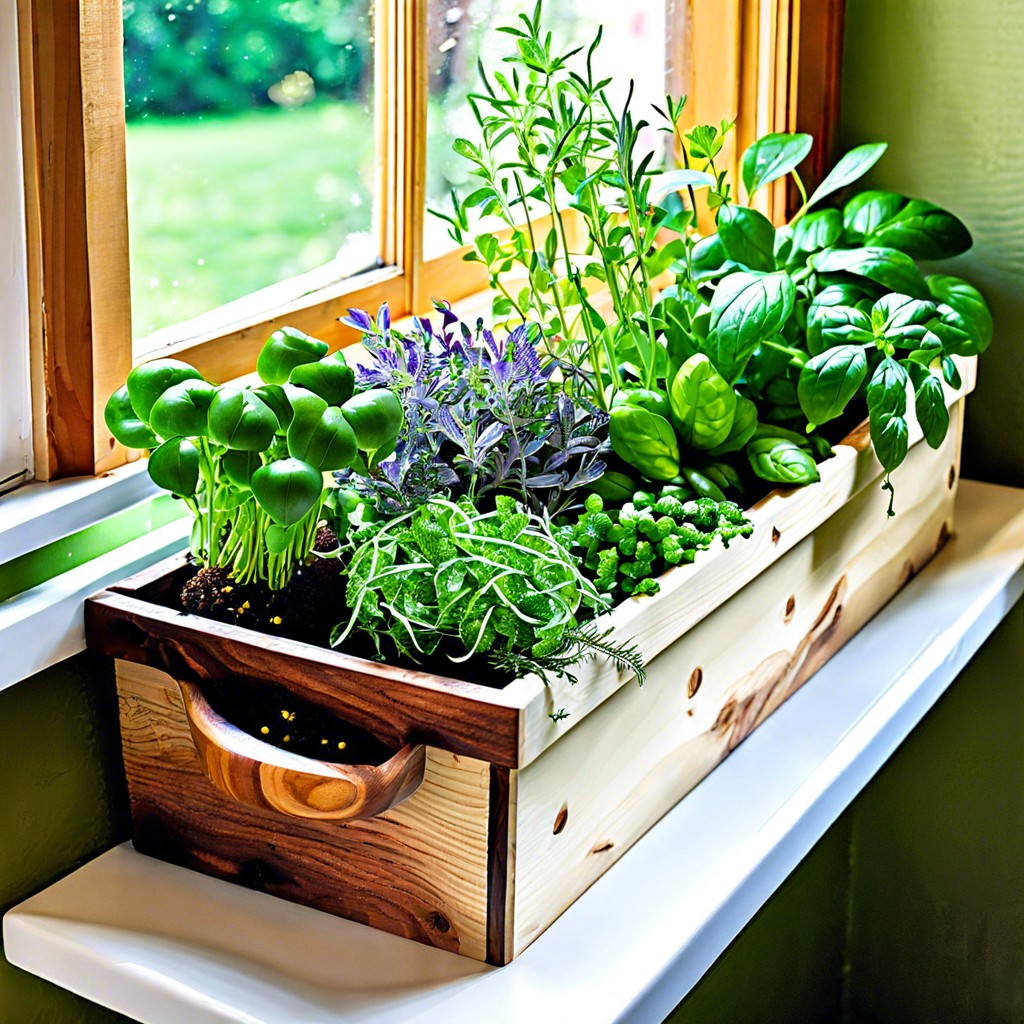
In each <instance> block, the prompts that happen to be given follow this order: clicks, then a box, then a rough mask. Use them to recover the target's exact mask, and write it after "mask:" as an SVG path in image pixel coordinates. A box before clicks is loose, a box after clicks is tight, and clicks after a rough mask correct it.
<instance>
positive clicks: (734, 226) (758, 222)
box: [718, 203, 775, 271]
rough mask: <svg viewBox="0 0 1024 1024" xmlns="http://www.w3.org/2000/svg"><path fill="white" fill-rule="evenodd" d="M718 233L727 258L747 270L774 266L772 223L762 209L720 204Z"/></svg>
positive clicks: (773, 228) (769, 269) (771, 268)
mask: <svg viewBox="0 0 1024 1024" xmlns="http://www.w3.org/2000/svg"><path fill="white" fill-rule="evenodd" d="M718 237H719V238H720V239H721V242H722V246H723V247H724V249H725V251H726V253H727V254H728V256H729V258H730V259H731V260H735V261H736V262H737V263H741V264H742V265H743V266H745V267H748V268H749V269H750V270H764V271H771V270H774V269H775V227H774V225H773V224H772V222H771V221H770V220H769V219H768V218H767V217H766V216H765V215H764V214H763V213H759V212H758V211H757V210H751V209H750V208H749V207H746V206H734V205H733V204H731V203H730V204H728V205H726V206H723V207H722V208H721V210H720V211H719V213H718Z"/></svg>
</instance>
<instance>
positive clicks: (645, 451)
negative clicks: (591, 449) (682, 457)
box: [608, 405, 679, 480]
mask: <svg viewBox="0 0 1024 1024" xmlns="http://www.w3.org/2000/svg"><path fill="white" fill-rule="evenodd" d="M608 436H609V438H610V440H611V445H612V451H613V452H615V454H616V455H618V457H619V458H620V459H623V460H624V461H626V462H628V463H629V464H630V465H631V466H634V467H635V468H636V469H638V470H640V472H641V473H643V475H644V476H646V477H648V478H649V479H651V480H671V479H672V478H673V477H676V476H678V475H679V443H678V441H676V434H675V431H674V430H673V429H672V424H671V423H669V421H668V420H667V419H665V417H664V416H659V415H657V413H653V412H648V411H647V410H646V409H642V408H641V407H640V406H639V405H620V406H616V407H615V408H613V409H612V411H611V412H610V413H609V422H608Z"/></svg>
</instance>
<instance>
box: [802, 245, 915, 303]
mask: <svg viewBox="0 0 1024 1024" xmlns="http://www.w3.org/2000/svg"><path fill="white" fill-rule="evenodd" d="M810 263H811V266H812V267H813V268H814V269H815V270H816V271H818V273H819V274H839V273H846V274H856V275H857V276H858V277H866V278H867V279H868V280H870V281H874V282H876V283H877V284H880V285H883V286H884V287H886V288H888V289H890V290H891V291H894V292H902V293H903V294H904V295H910V296H913V297H914V298H916V299H929V298H931V294H930V292H929V291H928V286H927V284H925V280H924V278H923V277H922V276H921V271H920V270H918V269H917V264H916V263H915V262H914V261H913V260H912V259H911V258H910V257H909V256H907V255H906V254H905V253H902V252H899V251H898V250H897V249H886V248H884V247H882V246H866V247H864V248H862V249H826V250H825V251H824V252H819V253H817V254H816V255H814V256H812V257H811V260H810Z"/></svg>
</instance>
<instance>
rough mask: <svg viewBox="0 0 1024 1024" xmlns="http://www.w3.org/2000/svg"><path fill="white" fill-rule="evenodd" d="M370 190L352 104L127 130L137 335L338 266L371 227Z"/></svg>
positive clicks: (365, 146)
mask: <svg viewBox="0 0 1024 1024" xmlns="http://www.w3.org/2000/svg"><path fill="white" fill-rule="evenodd" d="M372 182H373V119H372V116H371V115H370V114H369V113H368V112H366V111H365V110H364V109H363V108H361V107H360V106H358V105H356V104H341V103H324V104H317V105H315V106H309V107H302V108H299V109H294V110H285V109H270V110H254V111H251V112H248V113H245V114H239V115H234V116H230V117H199V118H195V119H188V120H186V119H145V120H142V121H137V122H132V123H130V124H129V125H128V211H129V229H130V244H131V274H132V322H133V333H134V335H135V337H137V338H138V337H143V336H145V335H146V334H149V333H151V332H152V331H154V330H156V329H158V328H160V327H164V326H167V325H168V324H172V323H176V322H178V321H181V320H185V319H187V318H189V317H192V316H196V315H198V314H200V313H204V312H207V311H208V310H211V309H213V308H215V307H216V306H219V305H222V304H223V303H225V302H230V301H231V300H233V299H237V298H240V297H241V296H243V295H246V294H248V293H249V292H253V291H256V290H257V289H259V288H264V287H266V286H267V285H270V284H275V283H276V282H278V281H281V280H283V279H285V278H287V277H292V276H294V275H295V274H300V273H303V272H304V271H307V270H312V269H314V268H315V267H318V266H321V265H323V264H324V263H326V262H328V261H329V260H331V259H333V258H334V256H335V255H336V254H337V253H338V251H339V249H341V248H342V246H344V245H345V244H346V243H347V242H348V241H349V237H350V235H352V234H355V233H360V232H368V231H369V230H370V226H371V219H372V212H373V211H372V199H371V189H372ZM352 269H353V270H355V269H361V268H360V267H353V268H352Z"/></svg>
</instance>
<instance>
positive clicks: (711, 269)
mask: <svg viewBox="0 0 1024 1024" xmlns="http://www.w3.org/2000/svg"><path fill="white" fill-rule="evenodd" d="M733 266H734V264H733V263H732V261H731V260H730V259H729V256H728V254H727V253H726V251H725V246H724V245H722V240H721V238H719V237H718V233H717V232H716V233H715V234H713V235H705V236H704V237H703V238H701V239H699V240H698V241H697V243H696V244H695V245H694V247H693V252H691V253H690V270H691V272H692V274H693V281H694V283H695V284H701V283H702V282H704V281H710V280H712V279H713V278H715V277H718V276H720V275H721V274H724V273H725V272H726V271H727V270H729V269H730V268H732V267H733ZM685 272H686V265H685V264H683V263H680V265H679V267H678V268H677V273H685Z"/></svg>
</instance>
